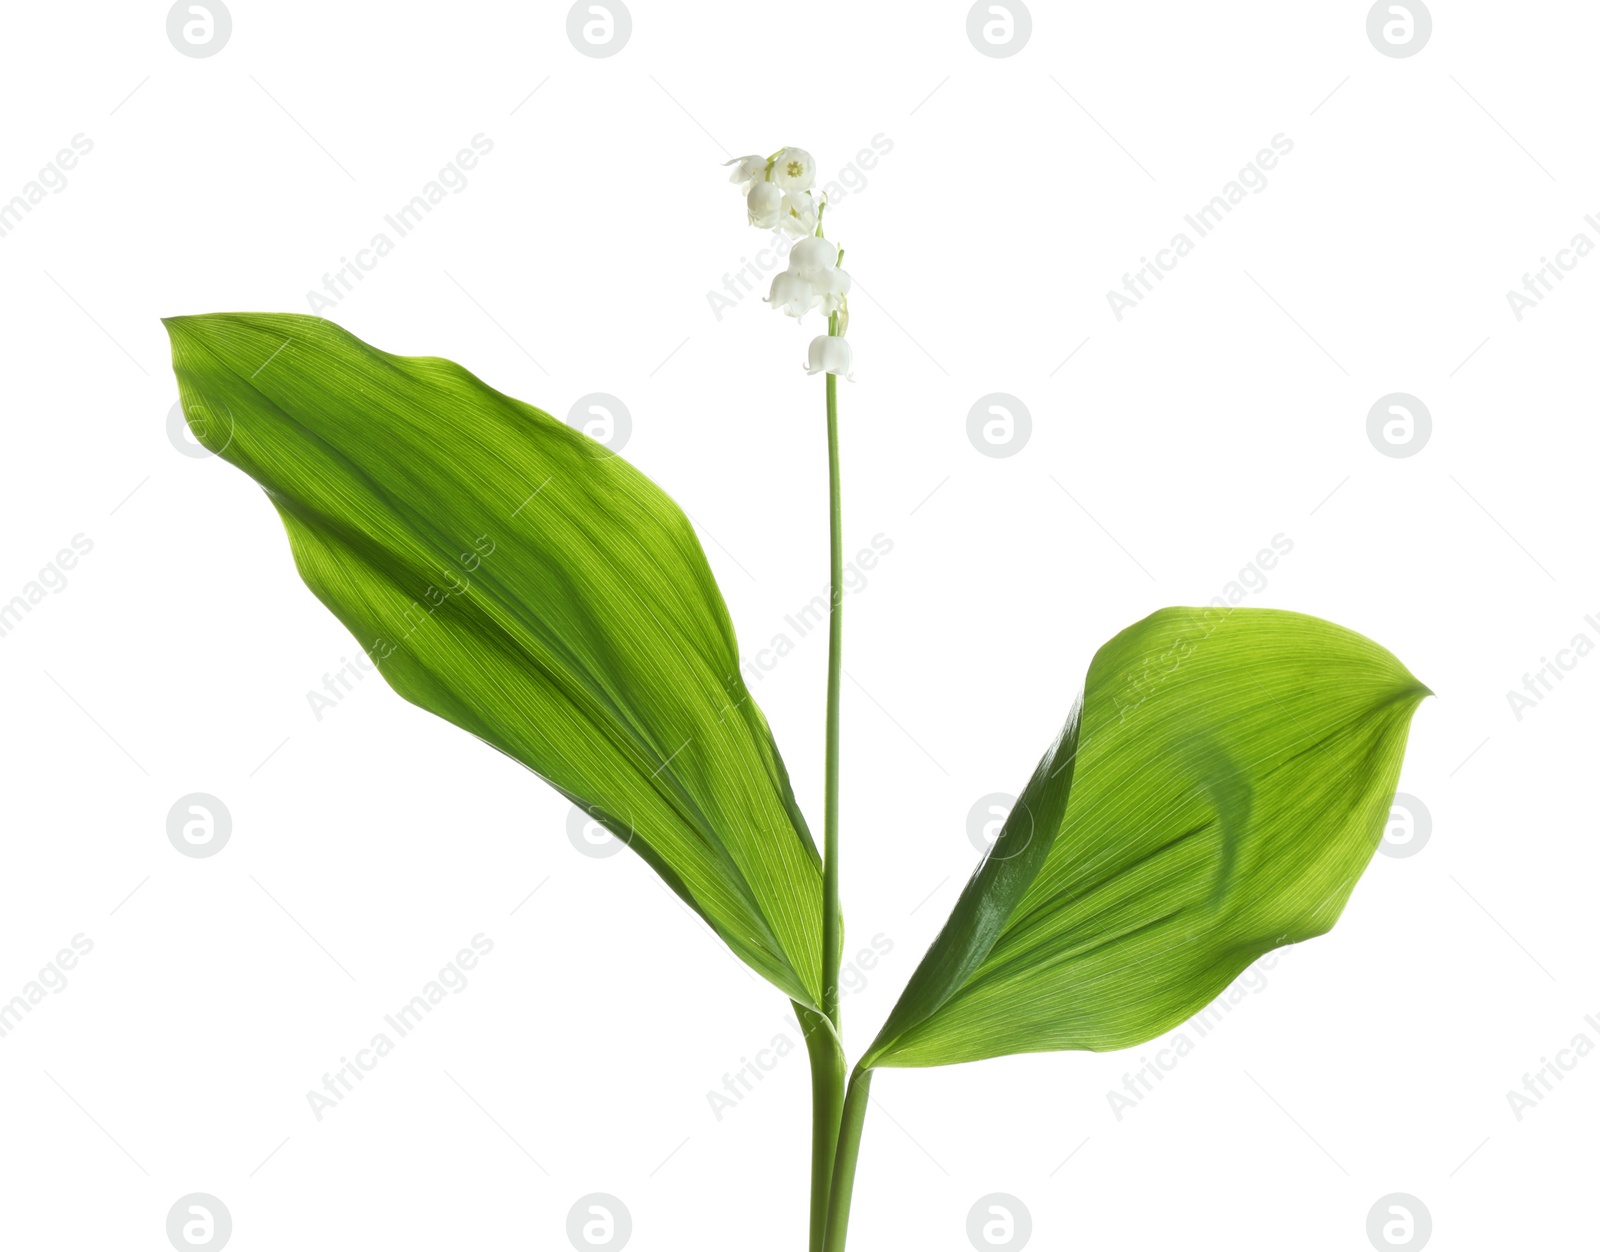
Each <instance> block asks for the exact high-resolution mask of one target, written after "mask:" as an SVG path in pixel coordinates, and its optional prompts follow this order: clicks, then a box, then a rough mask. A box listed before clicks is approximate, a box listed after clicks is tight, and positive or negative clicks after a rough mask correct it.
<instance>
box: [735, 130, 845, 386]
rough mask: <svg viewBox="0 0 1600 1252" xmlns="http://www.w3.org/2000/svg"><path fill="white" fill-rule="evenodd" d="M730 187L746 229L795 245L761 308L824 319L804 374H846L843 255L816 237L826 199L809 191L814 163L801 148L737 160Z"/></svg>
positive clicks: (834, 246)
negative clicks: (735, 189)
mask: <svg viewBox="0 0 1600 1252" xmlns="http://www.w3.org/2000/svg"><path fill="white" fill-rule="evenodd" d="M728 164H729V165H731V166H733V167H734V169H733V174H732V176H731V177H730V178H729V181H730V182H734V183H737V184H739V189H740V191H742V192H743V193H744V197H745V207H746V209H747V210H748V211H749V215H750V225H752V226H758V227H760V228H762V229H763V230H782V231H784V232H785V233H787V234H789V235H792V236H793V237H794V238H795V240H796V241H797V242H796V243H795V244H794V246H793V247H792V248H791V249H790V250H789V265H788V268H787V269H785V270H784V271H783V272H782V273H780V274H778V275H777V276H776V277H775V278H774V279H773V280H772V290H771V292H770V293H769V294H768V296H767V303H769V304H770V305H772V307H773V308H775V309H782V310H783V311H784V312H785V313H787V314H788V315H789V316H790V317H794V318H802V317H804V316H805V315H806V314H807V313H809V312H811V310H812V309H821V310H822V312H823V313H824V314H826V315H827V316H828V319H829V327H830V333H829V334H826V335H818V336H817V337H816V338H815V339H814V340H812V341H811V351H810V354H809V359H808V362H807V366H806V372H807V373H808V374H819V373H827V374H844V375H846V376H849V373H850V345H849V344H848V343H846V342H845V340H844V331H845V326H846V325H847V324H848V322H849V319H850V310H849V306H848V303H847V302H846V299H845V298H846V297H847V296H848V295H849V294H850V275H848V274H846V273H845V272H844V270H842V269H841V268H840V267H839V264H840V261H841V259H842V258H843V256H844V253H843V252H842V251H841V250H840V249H839V247H838V245H836V244H833V243H830V242H829V241H828V240H826V239H824V238H823V237H822V213H823V210H824V209H825V208H826V207H827V198H826V197H822V198H821V199H819V198H818V197H817V196H816V194H815V193H814V192H813V191H812V187H813V186H814V185H815V184H816V180H817V163H816V161H814V160H813V159H812V157H811V154H810V153H809V152H807V151H805V150H804V149H803V148H783V149H780V150H779V151H778V152H775V153H774V154H773V155H772V156H770V157H763V156H747V157H738V158H737V159H735V160H733V161H729V162H728Z"/></svg>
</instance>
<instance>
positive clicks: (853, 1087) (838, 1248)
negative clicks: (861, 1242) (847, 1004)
mask: <svg viewBox="0 0 1600 1252" xmlns="http://www.w3.org/2000/svg"><path fill="white" fill-rule="evenodd" d="M871 1085H872V1071H871V1070H870V1069H858V1070H856V1071H855V1073H853V1074H851V1075H850V1089H849V1091H848V1092H847V1093H846V1094H845V1098H844V1116H843V1119H842V1121H841V1123H840V1126H839V1149H838V1155H837V1156H836V1157H835V1158H834V1164H833V1184H832V1186H831V1187H830V1188H829V1196H828V1220H827V1225H826V1227H825V1229H824V1232H823V1236H822V1252H845V1250H844V1241H845V1235H846V1233H847V1232H848V1231H849V1229H850V1199H851V1197H852V1195H854V1193H855V1189H856V1161H857V1159H858V1158H859V1157H860V1156H861V1129H862V1127H863V1126H864V1125H865V1124H866V1120H867V1097H868V1094H869V1090H868V1089H869V1088H870V1087H871Z"/></svg>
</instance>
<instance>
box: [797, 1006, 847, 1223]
mask: <svg viewBox="0 0 1600 1252" xmlns="http://www.w3.org/2000/svg"><path fill="white" fill-rule="evenodd" d="M794 1011H795V1012H796V1013H797V1014H798V1015H799V1017H800V1026H801V1028H802V1029H803V1030H804V1032H805V1038H806V1051H807V1053H808V1054H809V1055H810V1057H811V1245H810V1249H811V1252H822V1237H823V1230H824V1228H825V1226H826V1223H827V1220H828V1195H829V1191H830V1188H831V1185H832V1182H833V1162H834V1156H835V1154H836V1152H837V1150H838V1145H839V1119H840V1116H841V1115H842V1113H843V1110H844V1088H845V1063H844V1049H843V1048H842V1047H841V1046H840V1045H839V1036H838V1035H836V1034H834V1033H833V1029H832V1027H831V1026H830V1025H829V1023H828V1020H827V1018H825V1017H823V1016H822V1015H821V1014H820V1013H816V1012H814V1011H812V1010H811V1009H808V1008H806V1007H805V1006H804V1005H801V1004H795V1006H794Z"/></svg>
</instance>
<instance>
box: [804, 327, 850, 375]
mask: <svg viewBox="0 0 1600 1252" xmlns="http://www.w3.org/2000/svg"><path fill="white" fill-rule="evenodd" d="M806 373H807V374H842V375H844V376H845V377H846V378H849V377H850V344H849V343H848V342H847V341H846V340H845V337H844V336H843V335H818V336H817V337H816V338H815V339H813V340H812V341H811V350H810V352H809V353H808V354H807V360H806Z"/></svg>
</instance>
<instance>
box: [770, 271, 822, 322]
mask: <svg viewBox="0 0 1600 1252" xmlns="http://www.w3.org/2000/svg"><path fill="white" fill-rule="evenodd" d="M767 303H768V304H770V305H772V307H773V308H775V309H779V310H781V311H782V312H784V313H787V314H788V315H789V316H790V317H804V316H805V315H806V314H807V313H809V312H810V311H811V310H812V309H814V308H816V307H817V293H816V292H815V291H814V290H812V287H811V284H810V283H809V282H808V281H807V280H806V279H805V278H803V277H801V276H800V275H799V274H796V273H795V272H794V271H793V270H780V271H779V272H778V273H777V274H775V275H774V276H773V279H772V290H771V292H770V293H768V295H767Z"/></svg>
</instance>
